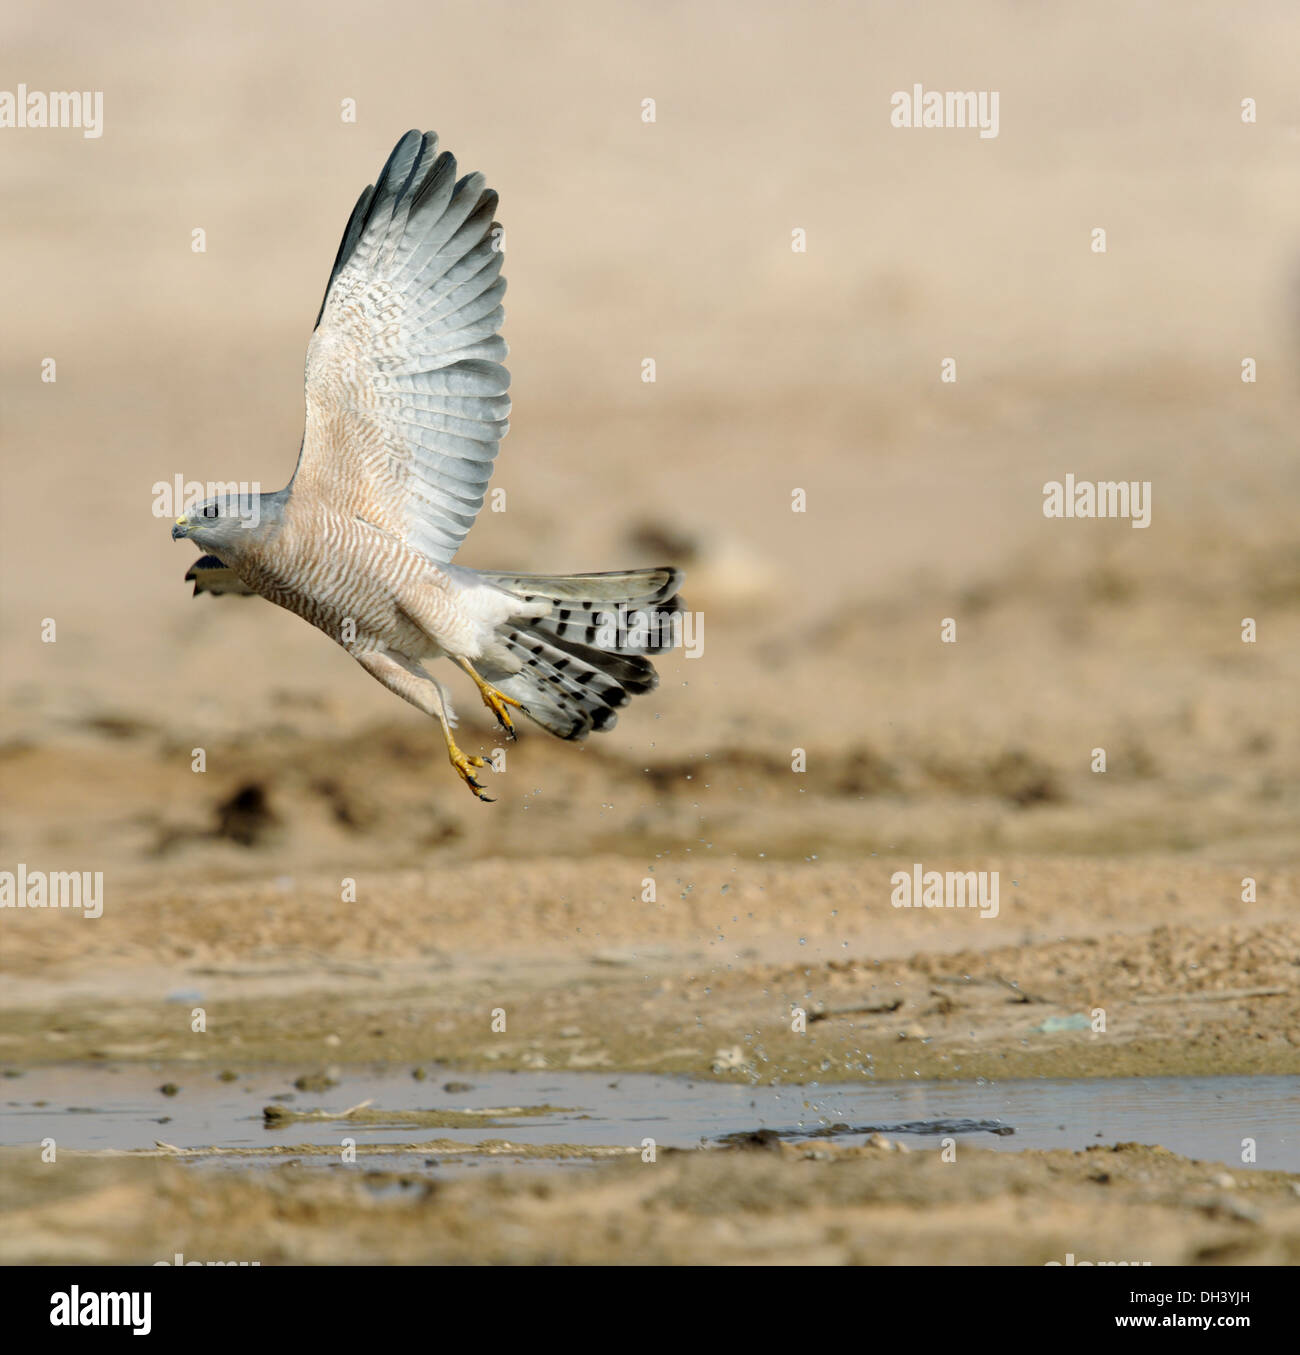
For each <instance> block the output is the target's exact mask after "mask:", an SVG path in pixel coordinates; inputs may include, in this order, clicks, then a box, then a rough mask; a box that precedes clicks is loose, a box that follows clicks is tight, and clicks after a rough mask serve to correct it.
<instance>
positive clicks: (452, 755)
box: [447, 743, 493, 804]
mask: <svg viewBox="0 0 1300 1355" xmlns="http://www.w3.org/2000/svg"><path fill="white" fill-rule="evenodd" d="M447 757H448V759H449V761H450V762H451V765H452V766H453V767H455V769H456V771H457V772H458V773H459V774H460V779H461V780H462V781H463V782H464V783H465V784H466V785H467V786H468V787H469V789H470V793H471V794H472V795H474V796H476V797H477V798H478V799H480V800H485V801H487V803H488V804H492V803H493V798H492V796H490V795H488V794H486V787H485V786H484V785H483V783H482V782H481V781H480V780H479V779H478V777H476V776H475V775H474V768H475V767H486V766H488V765H489V764H488V762H487V761H486V760H485V759H484V758H481V757H474V756H472V755H471V754H469V753H462V752H461V751H460V749H459V748H457V747H456V745H455V744H454V743H449V744H448V745H447Z"/></svg>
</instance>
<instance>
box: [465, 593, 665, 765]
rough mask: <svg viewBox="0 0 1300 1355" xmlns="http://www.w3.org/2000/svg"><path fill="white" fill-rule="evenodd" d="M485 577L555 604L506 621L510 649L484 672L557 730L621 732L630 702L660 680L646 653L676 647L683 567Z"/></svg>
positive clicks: (502, 631) (503, 643)
mask: <svg viewBox="0 0 1300 1355" xmlns="http://www.w3.org/2000/svg"><path fill="white" fill-rule="evenodd" d="M481 577H482V578H483V579H484V580H485V581H486V582H487V583H490V584H491V585H493V587H496V588H500V589H502V590H503V591H504V592H507V593H512V594H514V595H515V596H517V597H518V598H520V599H521V600H522V601H524V602H527V603H533V604H537V603H543V602H549V603H550V604H551V605H550V611H549V612H545V613H543V614H542V615H540V616H533V617H529V618H526V619H525V618H515V619H513V620H511V621H507V622H506V623H505V624H504V625H502V626H501V627H499V629H498V631H497V639H498V642H499V647H500V650H501V651H503V653H501V658H500V662H499V665H497V666H496V671H495V672H493V671H487V672H484V674H483V676H484V677H485V678H487V679H488V681H490V682H492V683H493V684H494V685H495V686H496V687H497V688H499V689H500V690H501V691H502V692H504V693H505V694H506V695H507V696H509V697H513V698H514V700H516V701H518V702H519V703H520V704H521V705H522V706H523V707H524V709H525V711H526V712H527V714H528V715H529V717H530V718H532V719H533V720H536V721H537V723H538V724H539V725H541V726H542V727H543V728H544V729H548V730H550V732H551V733H552V734H555V735H557V736H558V737H559V738H562V739H580V738H582V737H583V736H584V735H586V734H587V733H589V732H590V731H591V730H593V729H596V730H601V729H612V728H613V726H614V724H615V722H616V720H617V716H616V715H615V713H614V712H615V711H616V710H617V709H618V708H619V707H620V706H625V705H627V703H628V702H629V701H630V700H631V699H632V697H633V696H636V695H638V694H640V693H641V692H651V691H653V690H654V689H655V688H656V687H657V686H658V685H659V675H658V674H657V673H656V672H655V669H654V665H653V664H652V663H651V662H650V660H649V659H647V658H645V657H644V656H645V655H646V654H661V653H663V652H664V651H666V650H669V649H671V648H672V647H673V644H674V643H675V636H676V634H677V627H679V626H680V622H677V623H674V620H673V618H674V617H675V616H676V615H677V613H679V612H680V611H681V610H682V603H681V599H680V598H679V597H678V596H677V589H678V586H679V585H680V584H681V581H682V574H681V571H680V570H678V569H673V568H671V567H669V566H665V567H663V568H659V569H621V570H616V571H613V572H611V573H608V574H560V575H547V574H493V573H482V574H481Z"/></svg>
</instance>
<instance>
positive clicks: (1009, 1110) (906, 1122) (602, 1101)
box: [0, 1064, 1300, 1171]
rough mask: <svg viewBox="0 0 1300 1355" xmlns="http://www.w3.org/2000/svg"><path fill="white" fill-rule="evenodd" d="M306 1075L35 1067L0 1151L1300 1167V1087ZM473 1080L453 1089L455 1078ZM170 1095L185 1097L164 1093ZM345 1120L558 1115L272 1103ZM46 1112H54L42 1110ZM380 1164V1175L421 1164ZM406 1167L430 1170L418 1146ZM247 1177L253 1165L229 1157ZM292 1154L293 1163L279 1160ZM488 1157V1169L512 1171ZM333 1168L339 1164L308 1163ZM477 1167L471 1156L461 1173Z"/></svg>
mask: <svg viewBox="0 0 1300 1355" xmlns="http://www.w3.org/2000/svg"><path fill="white" fill-rule="evenodd" d="M301 1071H302V1069H301V1068H293V1069H265V1068H259V1069H255V1070H252V1071H249V1072H241V1073H240V1076H239V1078H238V1080H237V1081H233V1082H223V1081H221V1080H219V1079H218V1078H217V1076H216V1073H215V1071H214V1070H212V1069H210V1068H197V1067H195V1066H193V1065H158V1066H149V1065H138V1064H127V1065H120V1066H108V1065H102V1064H96V1065H93V1066H75V1065H73V1066H69V1065H59V1066H57V1067H50V1068H34V1069H30V1070H27V1071H25V1072H24V1073H23V1075H22V1076H21V1077H17V1078H12V1079H7V1080H5V1081H4V1082H3V1083H0V1111H2V1115H0V1143H4V1144H22V1143H31V1144H34V1143H37V1142H39V1141H40V1140H41V1139H43V1138H46V1137H52V1138H54V1139H55V1140H56V1142H57V1143H58V1145H59V1146H60V1147H62V1148H70V1149H105V1148H115V1149H126V1148H150V1147H152V1146H153V1144H154V1142H155V1140H163V1141H165V1142H166V1143H169V1144H172V1145H174V1146H176V1147H180V1148H208V1147H214V1146H219V1147H233V1148H266V1147H269V1146H273V1145H276V1144H322V1145H335V1144H338V1143H339V1142H340V1141H341V1140H342V1139H343V1138H345V1137H347V1138H352V1139H355V1140H356V1143H357V1151H358V1155H359V1157H360V1158H361V1159H363V1160H364V1158H365V1148H366V1145H368V1144H398V1143H407V1144H409V1143H413V1142H416V1143H418V1142H420V1141H423V1140H426V1139H435V1138H436V1139H451V1140H456V1141H460V1142H464V1143H465V1144H466V1145H470V1144H473V1143H475V1142H480V1141H482V1140H486V1139H508V1140H509V1141H510V1142H512V1143H517V1144H521V1145H545V1144H558V1143H564V1144H581V1145H588V1146H592V1145H611V1146H614V1145H617V1146H632V1145H636V1146H638V1147H639V1146H640V1144H641V1142H642V1140H643V1139H646V1138H652V1139H654V1140H655V1142H656V1144H657V1145H658V1146H660V1147H682V1148H686V1147H694V1146H698V1145H699V1144H701V1143H712V1142H717V1141H718V1140H720V1139H722V1138H724V1137H725V1136H727V1135H730V1134H743V1133H749V1132H755V1131H758V1130H762V1129H769V1130H774V1131H776V1132H778V1133H780V1134H781V1135H782V1136H786V1135H789V1136H790V1137H794V1138H804V1137H814V1136H815V1137H828V1136H830V1137H836V1138H840V1139H843V1140H845V1141H852V1140H853V1138H854V1136H855V1135H856V1136H859V1137H860V1136H861V1135H862V1134H865V1133H872V1132H881V1133H884V1134H886V1135H887V1136H888V1137H890V1138H892V1139H900V1140H902V1141H903V1142H905V1143H907V1144H909V1146H912V1147H917V1148H920V1147H930V1148H933V1147H935V1146H936V1136H937V1135H951V1136H952V1137H954V1138H957V1139H959V1140H961V1141H965V1142H972V1143H977V1144H979V1145H981V1146H984V1147H989V1148H996V1149H998V1150H1000V1151H1004V1152H1015V1151H1018V1150H1019V1149H1022V1148H1084V1147H1087V1146H1089V1145H1090V1144H1097V1143H1107V1144H1112V1143H1119V1142H1125V1141H1133V1142H1138V1143H1146V1144H1161V1145H1163V1146H1164V1147H1166V1148H1169V1149H1172V1150H1173V1151H1175V1152H1178V1153H1181V1154H1183V1155H1185V1156H1187V1157H1192V1158H1199V1159H1202V1160H1206V1161H1213V1162H1223V1163H1226V1164H1228V1165H1229V1166H1231V1167H1234V1168H1236V1167H1242V1166H1251V1165H1253V1166H1257V1167H1260V1168H1270V1169H1280V1170H1288V1171H1300V1078H1296V1077H1221V1078H1179V1077H1160V1078H1117V1079H1106V1080H1098V1079H1092V1080H1089V1079H1083V1080H1077V1081H1018V1082H1010V1081H1009V1082H998V1083H992V1082H983V1083H963V1082H929V1083H924V1082H918V1083H907V1084H900V1083H880V1084H869V1083H868V1084H860V1083H859V1084H837V1085H835V1086H830V1087H817V1086H802V1087H800V1086H781V1087H750V1086H736V1085H733V1084H726V1083H715V1082H696V1081H691V1080H689V1079H685V1078H670V1077H655V1076H650V1075H643V1074H639V1075H624V1076H620V1075H611V1074H599V1073H565V1072H517V1073H458V1072H455V1071H454V1070H451V1069H435V1068H432V1067H431V1068H430V1070H429V1077H428V1080H427V1081H416V1080H415V1079H413V1078H412V1077H411V1075H410V1070H409V1068H406V1067H403V1068H401V1069H396V1068H393V1067H387V1066H374V1067H361V1068H346V1069H343V1070H341V1071H339V1073H338V1077H339V1085H337V1086H335V1087H331V1088H329V1089H328V1090H325V1091H312V1092H302V1091H295V1090H294V1088H293V1078H294V1077H295V1075H297V1074H298V1073H299V1072H301ZM446 1082H457V1083H461V1084H465V1083H468V1084H471V1086H472V1090H470V1091H463V1090H458V1091H447V1090H445V1089H444V1086H443V1084H444V1083H446ZM166 1083H174V1084H176V1085H177V1086H178V1087H179V1088H180V1091H179V1092H178V1094H176V1095H175V1096H165V1095H163V1094H162V1093H161V1092H160V1091H159V1090H158V1089H159V1088H160V1087H161V1086H162V1085H164V1084H166ZM272 1100H276V1101H277V1102H279V1103H280V1104H284V1105H286V1106H288V1107H290V1108H292V1109H294V1110H304V1111H305V1110H314V1109H322V1110H329V1111H341V1110H344V1109H346V1108H348V1107H350V1106H355V1105H357V1104H358V1103H359V1102H362V1101H365V1100H372V1101H373V1107H374V1108H377V1109H383V1110H394V1111H396V1110H467V1109H470V1110H477V1109H482V1108H485V1107H492V1106H506V1107H511V1106H517V1107H526V1106H549V1107H564V1108H565V1109H550V1110H548V1111H546V1112H545V1113H544V1114H541V1115H529V1116H515V1117H511V1116H502V1117H498V1118H497V1120H496V1122H495V1124H493V1125H491V1126H475V1127H473V1128H470V1129H464V1128H456V1129H445V1128H430V1129H425V1128H416V1127H412V1126H411V1125H400V1124H396V1125H393V1126H391V1127H385V1126H383V1125H382V1124H381V1125H368V1124H356V1123H350V1122H340V1121H325V1122H320V1121H317V1122H311V1121H308V1122H294V1123H290V1124H288V1125H284V1126H281V1127H276V1128H270V1127H268V1126H267V1125H265V1124H264V1122H263V1117H262V1107H263V1105H265V1104H267V1103H269V1102H271V1101H272ZM39 1102H44V1103H45V1104H44V1105H41V1104H37V1103H39ZM1246 1138H1252V1139H1254V1140H1255V1144H1256V1149H1255V1151H1256V1158H1257V1160H1256V1162H1255V1163H1253V1164H1248V1163H1242V1161H1241V1154H1242V1140H1243V1139H1246ZM406 1156H407V1155H402V1158H401V1159H399V1158H394V1157H392V1156H385V1157H376V1158H374V1159H373V1162H374V1164H375V1165H379V1166H384V1167H387V1168H392V1169H399V1168H400V1167H402V1166H409V1165H410V1163H408V1162H404V1161H403V1159H404V1158H405V1157H406ZM410 1159H411V1162H414V1163H421V1162H422V1159H421V1157H420V1154H419V1153H418V1151H416V1152H414V1153H413V1154H411V1155H410ZM215 1160H216V1161H219V1162H226V1163H230V1164H240V1165H247V1164H248V1163H249V1161H250V1159H248V1158H243V1157H241V1158H219V1159H215ZM278 1160H283V1159H278ZM514 1160H515V1159H513V1158H511V1157H505V1158H501V1157H493V1158H491V1159H486V1160H482V1165H484V1166H487V1165H492V1166H501V1165H508V1164H509V1163H511V1162H512V1161H514ZM302 1161H303V1162H305V1163H312V1162H316V1163H320V1164H325V1165H328V1164H330V1163H332V1162H335V1161H336V1159H335V1158H334V1157H333V1155H330V1156H328V1157H322V1158H311V1157H306V1158H303V1159H302ZM471 1161H472V1159H466V1160H465V1162H466V1164H468V1163H470V1162H471Z"/></svg>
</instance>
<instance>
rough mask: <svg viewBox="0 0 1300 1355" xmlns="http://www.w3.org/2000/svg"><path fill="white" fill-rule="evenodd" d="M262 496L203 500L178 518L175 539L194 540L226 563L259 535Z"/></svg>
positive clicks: (175, 525) (173, 530) (226, 496)
mask: <svg viewBox="0 0 1300 1355" xmlns="http://www.w3.org/2000/svg"><path fill="white" fill-rule="evenodd" d="M265 497H267V496H265V495H261V494H231V495H226V494H221V495H218V496H217V497H216V498H212V499H204V501H203V502H202V503H200V504H196V505H195V506H194V507H193V508H191V509H189V510H188V512H186V513H185V514H184V515H183V516H182V517H178V518H177V519H176V521H175V523H174V524H173V525H172V540H173V541H181V540H188V541H193V542H194V544H195V545H196V546H198V547H199V548H200V549H201V550H205V551H211V552H212V554H214V555H219V556H220V557H221V558H222V559H223V560H228V559H230V558H231V557H233V556H237V555H238V554H239V551H240V548H241V547H243V546H244V545H246V544H247V543H248V541H249V538H250V536H256V534H257V528H258V526H259V525H260V523H261V521H262V499H263V498H265Z"/></svg>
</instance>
